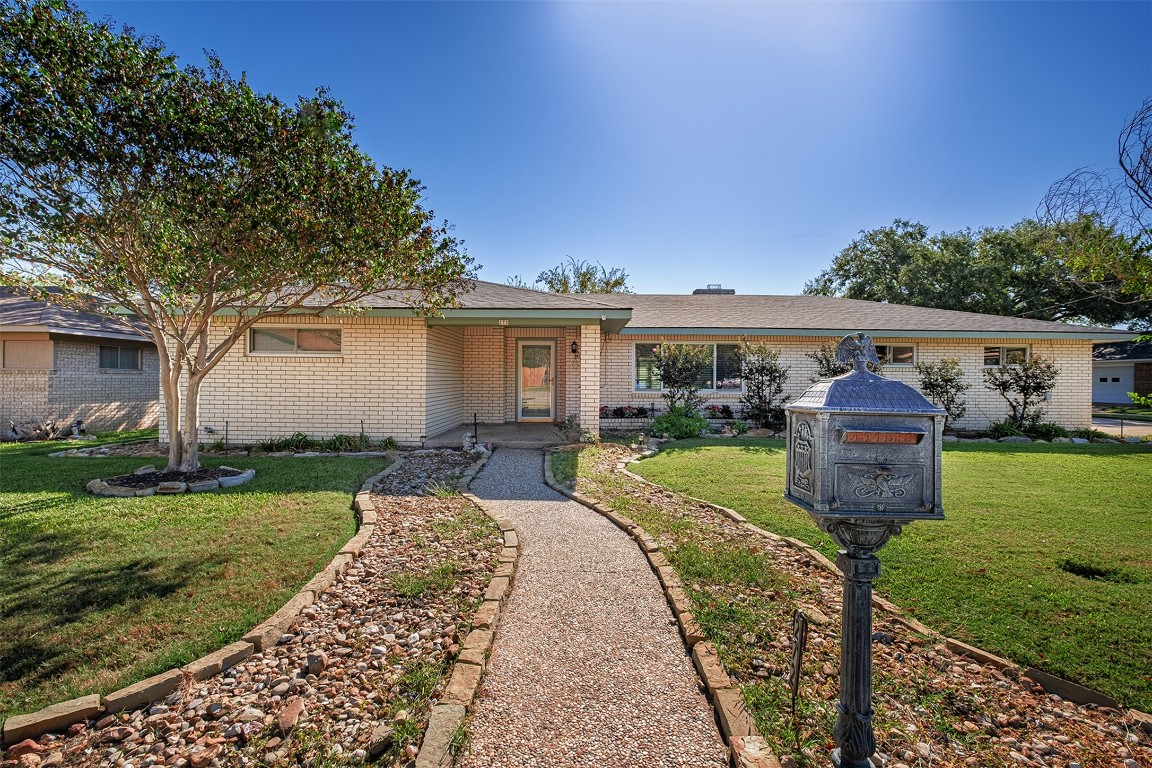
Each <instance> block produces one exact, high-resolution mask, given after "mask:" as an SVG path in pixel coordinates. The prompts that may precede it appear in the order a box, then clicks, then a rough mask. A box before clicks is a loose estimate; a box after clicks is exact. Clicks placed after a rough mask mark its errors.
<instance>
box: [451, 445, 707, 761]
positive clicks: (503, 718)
mask: <svg viewBox="0 0 1152 768" xmlns="http://www.w3.org/2000/svg"><path fill="white" fill-rule="evenodd" d="M541 462H542V456H541V453H540V452H539V451H527V450H512V449H506V448H502V449H499V450H497V451H496V452H495V453H494V454H493V456H492V458H491V459H490V460H489V462H488V464H487V465H486V466H485V468H484V470H483V471H482V472H481V473H480V475H479V476H477V478H476V479H475V480H474V481H473V483H472V486H471V491H472V493H474V494H475V495H476V496H478V497H479V498H480V499H482V500H483V501H484V502H485V504H486V505H487V506H489V507H490V508H491V510H492V511H493V512H494V513H496V515H497V516H498V517H501V518H507V519H509V520H511V521H512V523H513V524H514V525H515V526H516V529H517V532H518V533H519V537H520V544H521V547H522V551H521V556H520V563H519V567H518V571H517V575H516V583H515V587H514V589H513V591H512V595H511V599H510V600H509V602H508V604H507V608H506V612H505V614H504V617H503V619H502V620H501V623H500V628H499V631H498V634H497V637H496V642H495V645H494V646H493V651H492V658H491V661H490V662H489V666H488V669H487V674H486V676H485V680H484V683H483V686H482V688H481V689H480V693H479V695H478V697H477V700H476V704H475V706H474V710H473V720H472V725H471V731H470V732H471V741H470V743H469V746H468V749H467V751H466V752H465V754H464V755H462V756H461V758H460V759H459V761H458V762H457V765H458V766H459V768H481V767H484V768H498V767H500V768H502V767H505V766H507V767H513V766H514V767H515V768H525V767H526V766H547V767H548V768H561V767H562V766H597V767H598V768H611V767H612V766H629V767H631V766H637V765H643V766H685V767H687V766H691V767H692V768H708V767H709V766H716V767H717V768H719V767H720V766H725V765H727V759H726V755H727V751H726V749H725V747H724V744H723V742H722V741H721V739H720V734H719V733H718V731H717V729H716V725H715V721H714V719H713V715H712V708H711V707H710V706H709V705H708V703H707V701H706V700H705V699H704V696H703V695H702V694H701V693H700V692H699V689H698V682H697V678H696V673H695V671H694V670H693V668H692V662H691V660H690V659H689V658H688V656H687V654H686V652H685V649H684V645H683V643H682V642H681V640H680V636H679V634H678V633H677V631H676V628H675V626H674V622H673V620H672V615H671V612H670V611H669V608H668V605H667V603H666V602H665V600H664V597H663V595H662V593H661V591H660V585H659V582H658V581H657V580H656V576H655V575H654V574H653V573H652V571H651V569H650V568H649V567H648V563H647V561H646V560H645V559H644V556H643V555H642V554H641V553H640V550H639V549H638V548H637V546H636V544H635V543H634V542H633V541H632V540H631V539H629V538H628V537H627V536H625V535H624V534H623V533H622V532H621V531H619V530H618V529H617V528H616V527H615V526H613V525H612V524H611V523H610V522H609V521H607V520H606V519H604V518H603V517H601V516H600V515H598V514H597V513H595V512H593V511H592V510H589V509H586V508H585V507H583V506H581V505H580V504H577V503H576V502H574V501H570V500H568V499H566V498H564V497H563V496H561V495H560V494H558V493H556V492H554V491H552V490H551V489H550V488H548V487H547V486H545V485H544V482H543V480H542V475H543V470H542V464H541Z"/></svg>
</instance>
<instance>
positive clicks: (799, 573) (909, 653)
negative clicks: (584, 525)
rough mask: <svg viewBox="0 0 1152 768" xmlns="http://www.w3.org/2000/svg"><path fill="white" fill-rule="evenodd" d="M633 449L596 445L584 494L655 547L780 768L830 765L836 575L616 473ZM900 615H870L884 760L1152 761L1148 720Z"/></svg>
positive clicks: (1101, 764)
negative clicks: (794, 636) (797, 654)
mask: <svg viewBox="0 0 1152 768" xmlns="http://www.w3.org/2000/svg"><path fill="white" fill-rule="evenodd" d="M632 455H633V454H632V453H631V452H630V451H628V450H627V449H625V448H622V447H618V446H600V447H597V448H594V449H590V453H588V454H587V455H586V457H585V458H584V459H583V462H584V463H583V464H582V466H581V471H580V474H579V478H578V481H577V486H576V487H577V490H578V491H579V492H580V493H582V494H584V495H586V496H589V497H592V498H596V499H599V500H600V501H601V502H602V503H604V504H606V505H608V506H611V507H613V508H615V509H616V510H618V511H619V512H621V513H622V514H625V515H627V516H629V517H630V518H632V519H633V520H635V521H636V522H637V523H639V524H640V525H641V526H642V527H644V528H645V530H647V531H648V532H649V533H650V534H651V535H652V536H653V537H654V538H655V539H656V540H657V541H658V542H659V545H660V547H661V549H662V550H664V551H665V552H666V553H667V556H668V558H669V560H670V561H671V563H672V565H673V566H674V567H675V568H676V570H677V571H678V573H679V575H680V577H681V579H682V580H683V581H684V583H685V585H686V591H687V592H688V596H689V598H690V599H691V603H692V605H693V611H694V613H695V616H696V618H697V620H698V621H699V623H700V625H701V626H702V627H703V628H704V632H705V635H706V636H707V638H708V639H709V640H710V641H712V643H714V644H715V645H716V647H717V648H718V650H719V655H720V658H721V660H722V662H723V664H724V667H725V669H726V670H727V672H728V673H729V674H730V675H731V676H732V678H733V681H734V683H736V684H738V685H739V687H740V689H741V692H742V694H743V698H744V702H745V704H746V706H747V708H748V711H749V712H750V713H751V715H752V717H753V719H754V721H755V723H756V725H757V727H758V728H759V730H760V731H761V733H762V734H763V735H764V736H765V737H766V739H767V740H768V743H769V745H770V747H771V748H772V750H773V751H774V752H775V753H776V754H777V755H779V757H780V764H781V766H783V768H800V767H804V766H824V765H827V764H828V759H829V758H828V750H830V749H831V748H832V746H833V745H832V743H831V733H832V725H833V722H834V720H835V712H836V709H835V707H836V700H837V697H838V692H839V680H838V673H839V650H840V602H841V584H840V578H839V576H838V575H837V574H834V573H833V572H832V571H831V570H830V569H829V564H828V563H827V561H824V562H821V561H820V559H819V556H818V555H816V554H815V553H814V552H812V551H810V550H808V549H804V548H800V547H797V546H795V545H793V544H790V543H789V542H786V541H784V540H782V539H780V538H779V537H774V536H771V535H764V534H763V533H762V532H759V531H758V529H754V528H753V527H752V526H749V525H748V524H747V523H741V522H739V521H737V520H733V519H731V518H729V517H728V516H726V515H725V514H723V513H721V512H720V511H718V510H717V509H715V508H713V507H712V506H711V505H708V504H706V503H701V502H697V501H695V500H692V499H690V498H688V497H685V496H683V495H680V494H677V493H674V492H672V491H669V490H667V489H665V488H662V487H659V486H655V485H653V484H650V483H647V482H645V481H642V480H640V479H636V478H633V477H631V476H628V475H626V474H624V473H621V472H618V471H617V465H618V463H619V462H621V461H624V460H627V459H630V458H631V457H632ZM798 608H799V609H803V610H804V611H805V612H806V613H807V614H808V616H809V617H810V620H811V625H810V628H809V633H808V647H807V651H806V654H805V658H804V667H803V674H802V678H801V684H800V696H799V702H800V703H799V705H798V708H797V717H796V719H795V720H793V719H792V717H791V715H790V713H789V704H788V692H787V684H786V682H785V675H786V674H787V670H788V668H789V661H790V656H791V652H792V640H791V633H790V628H789V622H790V620H791V618H792V612H793V611H794V610H796V609H798ZM892 608H893V610H876V611H875V612H874V613H875V615H874V634H873V653H874V685H875V695H874V702H875V708H876V714H875V719H874V726H875V729H876V738H877V754H876V756H875V759H874V762H875V764H876V765H878V766H885V767H886V768H921V767H927V766H956V767H959V766H964V767H965V768H967V767H969V766H972V767H975V768H984V766H997V767H999V766H1056V767H1063V768H1077V767H1078V766H1079V767H1080V768H1145V767H1147V766H1152V733H1149V731H1148V730H1146V729H1149V728H1152V723H1149V722H1148V721H1147V720H1144V719H1142V717H1143V718H1146V717H1147V716H1146V715H1144V716H1141V715H1140V713H1136V712H1130V713H1124V712H1122V711H1119V710H1117V709H1113V708H1110V707H1103V706H1096V705H1091V704H1085V705H1077V704H1074V703H1072V702H1070V701H1066V700H1064V699H1062V698H1060V697H1059V696H1056V695H1053V694H1049V693H1046V692H1045V691H1044V689H1043V688H1041V687H1040V686H1039V685H1038V684H1037V683H1035V682H1034V681H1033V680H1031V679H1030V678H1028V677H1025V676H1023V675H1022V674H1021V672H1020V670H1018V669H1016V668H1014V667H1012V666H1011V665H1008V666H1002V665H1001V664H999V663H997V662H996V661H995V659H994V658H993V659H991V660H988V663H981V661H980V660H979V659H973V658H969V657H967V656H964V655H959V654H958V653H956V652H955V651H954V650H953V649H957V650H963V649H962V648H959V647H958V646H957V644H955V643H953V644H951V645H950V644H947V643H945V642H944V638H942V637H940V636H939V635H936V634H935V633H933V632H932V631H931V630H930V629H928V628H927V627H923V626H922V625H917V623H916V622H914V621H911V620H907V619H905V618H904V617H902V616H901V615H899V613H898V609H895V607H894V606H893V607H892Z"/></svg>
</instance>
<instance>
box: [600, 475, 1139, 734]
mask: <svg viewBox="0 0 1152 768" xmlns="http://www.w3.org/2000/svg"><path fill="white" fill-rule="evenodd" d="M616 469H617V471H619V472H621V473H622V474H624V475H627V476H628V477H629V478H631V479H633V480H636V481H637V482H640V483H643V484H645V485H648V486H652V487H654V488H661V489H664V487H663V486H661V485H659V484H658V483H653V482H652V481H651V480H648V479H646V478H643V477H641V476H640V475H637V474H636V473H635V472H629V471H628V469H627V467H626V462H620V463H619V464H617V465H616ZM664 490H667V489H664ZM681 495H682V496H684V497H685V498H687V499H690V500H691V501H694V502H696V503H697V504H702V505H704V506H706V507H709V508H710V509H712V510H715V511H716V512H719V513H720V514H722V515H724V516H725V517H727V518H728V519H729V520H732V521H733V522H735V523H739V524H740V526H741V527H742V528H744V529H745V530H746V531H749V532H752V533H756V534H758V535H760V536H763V537H764V538H766V539H768V540H770V541H775V542H782V543H784V544H787V545H788V546H790V547H794V548H796V549H799V550H802V551H803V552H804V553H805V554H807V555H808V556H809V557H810V558H811V559H812V560H814V561H815V562H816V563H818V564H819V565H820V566H821V567H823V568H824V569H825V570H827V571H829V572H830V573H832V574H834V575H836V577H837V578H839V577H841V576H842V574H841V573H840V570H839V569H838V568H837V567H836V565H835V564H834V563H833V562H832V561H831V560H829V559H828V558H827V557H825V556H824V555H823V554H822V553H820V552H819V551H818V550H817V549H815V548H814V547H812V546H811V545H810V544H807V543H805V542H803V541H800V540H799V539H794V538H791V537H789V536H781V535H779V534H776V533H772V532H771V531H766V530H764V529H763V528H760V527H758V526H755V525H753V524H752V523H750V522H748V519H747V518H745V517H744V516H743V515H741V514H740V513H739V512H737V511H736V510H734V509H728V508H727V507H722V506H720V505H719V504H713V503H712V502H710V501H705V500H704V499H698V498H696V497H695V496H688V495H687V494H681ZM872 605H873V607H875V608H878V609H880V610H882V611H884V612H885V613H888V614H890V615H891V617H892V619H893V620H894V621H897V622H899V623H901V624H903V625H904V626H906V627H908V629H910V630H912V631H913V632H917V633H919V634H921V635H925V636H926V637H930V638H933V639H935V640H938V641H940V642H942V643H943V644H944V646H945V647H946V648H947V649H948V650H949V651H951V652H952V653H954V654H956V655H957V656H964V657H966V658H969V659H972V660H973V661H976V662H978V663H980V664H985V665H988V666H991V667H996V668H997V669H999V670H1001V671H1004V672H1006V673H1007V674H1008V675H1009V676H1010V677H1026V678H1028V679H1029V680H1031V681H1032V682H1033V683H1035V684H1036V685H1039V686H1040V687H1041V688H1043V689H1044V691H1045V692H1046V693H1053V694H1056V695H1057V696H1059V697H1060V698H1062V699H1065V700H1067V701H1070V702H1072V703H1073V704H1093V705H1095V706H1097V707H1105V708H1108V709H1112V710H1115V711H1116V712H1117V713H1118V714H1121V713H1123V714H1124V715H1125V717H1126V718H1127V719H1128V720H1129V721H1130V722H1131V723H1132V725H1134V726H1136V727H1139V728H1141V729H1143V730H1144V731H1146V732H1148V733H1152V714H1149V713H1147V712H1142V711H1141V710H1139V709H1129V710H1128V711H1127V712H1123V711H1122V710H1121V708H1120V702H1118V701H1116V699H1114V698H1112V697H1111V696H1108V695H1106V694H1103V693H1100V692H1098V691H1094V690H1092V689H1091V688H1085V687H1084V686H1082V685H1079V684H1077V683H1074V682H1072V681H1071V680H1065V679H1063V678H1060V677H1056V676H1055V675H1050V674H1048V673H1047V672H1043V671H1041V670H1039V669H1036V668H1034V667H1028V668H1026V669H1024V670H1021V669H1020V667H1019V665H1017V664H1014V663H1013V662H1011V661H1009V660H1008V659H1005V658H1002V657H1000V656H997V655H996V654H994V653H989V652H988V651H985V650H983V649H982V648H977V647H976V646H973V645H969V644H968V643H966V642H964V641H963V640H957V639H955V638H952V637H945V636H944V635H942V634H941V633H940V632H937V631H936V630H934V629H932V628H930V627H928V626H926V625H925V624H923V623H921V622H919V621H917V620H916V619H913V618H912V617H910V616H906V615H905V614H904V610H903V609H902V608H900V606H898V605H896V604H894V603H892V602H890V601H888V600H885V599H884V598H882V597H878V596H877V595H875V594H873V595H872ZM809 618H812V617H809ZM818 619H819V617H817V620H818ZM818 623H823V622H818Z"/></svg>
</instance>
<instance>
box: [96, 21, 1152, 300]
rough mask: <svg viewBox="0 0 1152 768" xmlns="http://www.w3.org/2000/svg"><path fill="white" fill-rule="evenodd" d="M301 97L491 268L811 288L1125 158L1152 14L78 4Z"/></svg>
mask: <svg viewBox="0 0 1152 768" xmlns="http://www.w3.org/2000/svg"><path fill="white" fill-rule="evenodd" d="M81 7H82V8H84V9H85V10H86V11H88V12H89V13H90V14H91V15H93V16H95V17H101V16H104V15H108V16H111V17H112V18H113V19H115V20H117V21H120V22H124V23H127V24H130V25H131V26H134V27H135V28H136V29H137V31H138V32H141V33H147V34H154V35H156V36H158V37H159V38H160V39H162V40H163V41H164V42H165V43H166V44H167V46H168V48H169V49H170V50H172V51H173V52H175V53H177V54H178V55H179V56H180V57H181V59H182V60H183V61H184V62H187V63H201V62H202V61H203V55H202V51H203V49H205V48H208V49H213V50H215V51H217V52H218V53H219V54H220V56H221V58H222V59H223V61H224V64H225V66H226V67H227V68H228V69H229V71H231V72H233V73H239V72H241V71H243V72H247V74H248V77H249V80H250V81H251V82H252V83H253V84H254V86H255V87H256V88H258V89H260V90H262V91H270V92H273V93H275V94H277V95H278V96H280V97H281V98H283V99H285V100H289V101H291V100H294V99H295V97H296V96H298V95H302V94H308V93H311V92H312V90H313V89H314V88H315V87H317V86H321V85H323V86H327V87H328V88H330V89H331V90H332V92H333V94H334V95H335V96H336V97H338V98H340V99H342V100H343V101H344V102H345V104H346V105H347V106H348V108H349V109H350V110H351V112H352V113H353V114H354V115H355V116H356V120H357V126H358V128H357V132H356V136H357V139H358V141H359V142H360V144H361V146H362V147H363V148H364V149H365V150H366V151H367V152H368V153H369V154H371V155H372V156H373V157H374V158H375V159H376V160H377V162H379V163H381V164H383V165H389V166H392V167H396V168H410V169H411V170H412V171H413V173H414V174H415V175H416V176H417V177H418V178H420V179H422V180H423V182H424V183H425V184H426V185H427V193H426V195H427V203H428V205H429V206H430V207H432V208H433V209H435V211H436V213H437V215H438V216H439V217H441V218H446V219H448V220H449V221H450V222H451V223H453V224H454V225H455V227H456V231H455V234H456V235H458V236H459V237H461V238H463V239H464V240H465V247H466V249H467V250H468V252H469V253H470V254H471V255H472V256H473V257H475V259H476V261H477V263H478V264H479V265H481V266H482V269H481V270H480V272H479V276H480V277H481V278H483V279H486V280H493V281H496V282H503V281H504V280H505V279H506V278H507V277H508V276H509V275H513V274H520V275H523V276H524V277H525V278H527V279H528V280H529V281H530V280H531V279H533V278H534V277H535V275H536V274H537V273H538V272H539V271H541V270H543V269H545V268H547V267H550V266H553V265H555V264H558V263H559V262H560V261H562V260H563V259H564V258H565V257H566V256H568V255H571V256H573V257H575V258H578V259H586V260H589V261H593V262H601V263H603V264H604V265H606V266H609V267H623V268H624V269H625V270H626V271H627V272H629V273H630V275H631V277H632V279H631V283H632V285H633V287H634V288H635V289H636V290H638V291H641V292H645V293H688V292H690V291H691V289H693V288H697V287H702V286H704V285H705V284H708V283H722V284H723V285H724V286H725V287H732V288H736V289H737V291H739V292H740V293H783V294H788V293H798V292H800V291H801V289H802V288H803V285H804V282H805V280H808V279H810V278H812V277H814V276H815V275H816V274H817V273H819V271H820V270H821V269H823V268H825V267H826V266H827V265H828V263H829V262H830V261H831V259H832V257H833V256H834V255H835V254H836V253H837V252H839V250H840V249H841V248H843V247H844V246H846V245H847V244H848V243H849V242H850V241H851V240H852V239H853V238H855V237H856V235H857V233H858V232H859V231H860V230H862V229H872V228H876V227H880V226H884V225H885V224H888V223H890V222H891V221H892V219H894V218H897V217H899V218H907V219H912V220H916V221H921V222H923V223H924V224H926V225H928V226H929V227H930V228H931V229H932V230H933V231H941V230H944V231H952V230H957V229H961V228H964V227H973V228H976V227H981V226H1002V225H1008V224H1011V223H1013V222H1015V221H1017V220H1019V219H1021V218H1024V217H1027V216H1031V215H1033V213H1034V211H1035V209H1036V205H1037V203H1038V202H1039V200H1040V199H1041V197H1042V196H1043V194H1044V192H1045V190H1046V189H1047V188H1048V186H1049V185H1050V184H1051V183H1052V182H1053V181H1055V180H1056V179H1058V178H1059V177H1061V176H1063V175H1064V174H1065V173H1067V172H1069V171H1071V170H1073V169H1075V168H1078V167H1081V166H1096V167H1100V168H1110V167H1113V166H1114V165H1115V153H1116V137H1117V134H1118V133H1119V131H1120V129H1121V127H1122V126H1123V125H1124V123H1125V121H1126V118H1127V117H1128V116H1130V115H1131V114H1133V113H1134V112H1135V111H1136V109H1137V108H1138V107H1139V105H1140V103H1141V102H1142V101H1143V100H1144V99H1146V98H1148V97H1150V96H1152V2H1126V3H1108V2H1089V3H1075V2H1053V3H1048V2H1020V3H1014V2H989V3H980V2H923V3H913V2H889V3H866V2H852V3H834V2H809V3H784V2H780V3H776V2H773V3H754V2H741V3H672V2H662V3H658V2H642V3H609V2H556V3H548V2H518V3H503V2H469V3H451V2H421V3H383V2H381V3H352V2H329V3H309V2H292V3H273V2H244V3H230V2H201V3H185V2H131V3H125V2H85V3H81Z"/></svg>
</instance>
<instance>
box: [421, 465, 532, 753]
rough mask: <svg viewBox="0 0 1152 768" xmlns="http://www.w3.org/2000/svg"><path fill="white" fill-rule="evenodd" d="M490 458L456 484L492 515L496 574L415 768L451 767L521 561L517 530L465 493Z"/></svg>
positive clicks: (437, 706)
mask: <svg viewBox="0 0 1152 768" xmlns="http://www.w3.org/2000/svg"><path fill="white" fill-rule="evenodd" d="M490 455H491V454H489V453H488V452H484V453H483V454H482V455H481V456H480V458H479V459H477V460H476V462H475V463H474V464H472V465H471V466H470V467H468V469H466V470H465V471H464V473H463V475H462V476H461V477H460V479H459V481H458V482H457V488H458V489H459V490H460V495H461V496H463V497H464V498H465V499H467V500H468V501H469V502H471V503H472V505H473V506H475V507H476V508H477V509H479V510H480V511H481V512H483V513H484V514H486V515H487V516H488V517H490V518H491V519H492V520H493V521H494V522H495V523H496V525H497V526H499V528H500V534H501V537H502V538H503V543H504V546H503V547H502V548H501V549H500V554H499V555H498V556H497V559H496V563H497V564H496V571H495V573H494V574H493V576H492V581H490V582H489V583H488V589H487V591H486V592H485V593H484V601H483V602H482V603H480V607H479V608H478V609H476V613H475V614H473V616H472V629H471V631H470V632H469V633H468V636H467V637H466V638H464V643H463V644H462V645H461V647H460V653H459V655H458V656H457V657H456V661H455V662H453V664H452V675H451V677H450V678H449V679H448V685H447V686H446V687H445V688H444V692H443V693H442V694H441V695H440V699H439V701H438V702H437V703H436V704H434V705H432V712H431V714H430V715H429V717H428V727H427V728H426V729H425V730H424V740H423V742H421V744H420V751H419V752H418V753H417V755H416V766H415V768H449V766H451V765H452V760H453V755H452V741H453V737H454V736H455V734H456V731H457V729H459V727H460V725H461V724H462V723H463V722H464V718H465V717H467V715H468V711H469V710H470V709H471V707H472V702H473V701H474V700H475V698H476V692H477V691H478V690H480V682H481V680H482V679H483V677H484V670H485V667H486V666H487V663H488V655H489V653H490V652H491V650H492V642H493V640H494V639H495V637H496V628H497V626H498V625H499V623H500V617H501V615H502V614H503V611H504V600H505V599H506V598H507V597H508V593H509V591H510V590H511V589H512V582H513V580H514V579H515V576H516V566H517V564H518V563H519V558H520V540H519V537H518V535H517V533H516V528H515V526H513V525H512V523H511V522H510V521H508V520H505V519H503V518H498V517H496V516H495V515H494V514H492V512H491V510H489V509H487V508H486V507H485V506H484V502H482V501H481V500H480V499H478V498H477V497H476V496H474V495H472V494H471V493H469V492H468V485H469V483H471V482H472V479H473V478H474V477H476V473H477V472H479V471H480V470H481V469H482V468H483V466H484V465H485V464H486V463H487V462H488V457H489V456H490Z"/></svg>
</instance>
